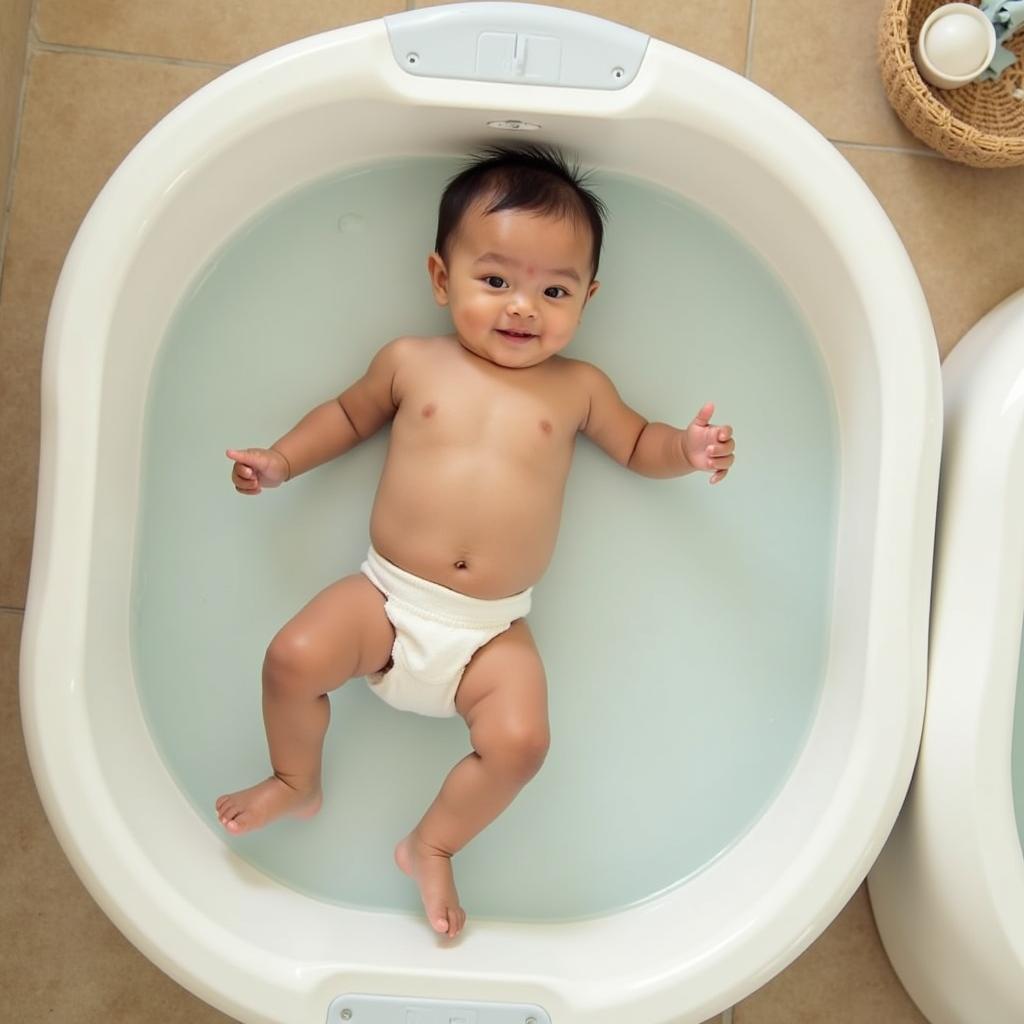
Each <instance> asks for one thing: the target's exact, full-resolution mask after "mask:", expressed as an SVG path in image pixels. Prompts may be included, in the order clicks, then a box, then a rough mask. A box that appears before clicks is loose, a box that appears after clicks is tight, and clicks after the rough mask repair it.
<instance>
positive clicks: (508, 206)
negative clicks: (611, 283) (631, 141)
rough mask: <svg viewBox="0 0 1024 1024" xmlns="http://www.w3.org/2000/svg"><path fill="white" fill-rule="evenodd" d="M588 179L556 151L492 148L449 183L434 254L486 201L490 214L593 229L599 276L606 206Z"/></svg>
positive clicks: (593, 254)
mask: <svg viewBox="0 0 1024 1024" xmlns="http://www.w3.org/2000/svg"><path fill="white" fill-rule="evenodd" d="M586 182H587V175H586V174H583V173H582V172H581V171H580V168H579V165H578V164H575V163H569V161H568V160H567V159H566V158H565V157H564V156H563V155H562V154H561V153H560V152H559V151H558V150H557V149H555V148H554V147H553V146H542V145H532V146H522V147H511V146H489V147H487V148H486V149H484V150H482V151H481V152H480V153H479V154H478V155H477V156H475V157H474V159H473V162H472V163H470V164H469V165H468V166H467V167H465V168H464V169H463V170H462V171H460V172H459V173H458V174H457V175H456V176H455V177H454V178H452V179H451V181H449V182H448V184H447V186H446V187H445V190H444V192H443V193H442V194H441V205H440V208H439V209H438V213H437V240H436V241H435V243H434V248H435V251H436V252H437V253H438V254H439V255H440V256H441V258H442V259H444V260H447V259H448V254H447V248H448V244H449V242H450V240H451V237H452V235H453V234H454V233H455V231H456V230H457V229H458V226H459V223H460V222H461V220H462V218H463V216H464V215H465V213H466V211H467V210H468V209H469V208H470V206H472V205H473V203H475V202H477V201H482V200H486V201H487V207H486V212H487V213H497V212H498V211H499V210H526V211H529V212H531V213H537V214H540V215H541V216H551V217H564V218H567V219H569V220H571V221H573V222H574V223H575V224H577V225H580V224H584V225H586V226H587V227H588V228H589V229H590V237H591V240H592V242H593V246H592V251H591V257H590V271H591V279H593V278H594V277H596V276H597V265H598V262H599V260H600V258H601V243H602V241H603V239H604V217H605V213H606V210H605V205H604V203H603V202H602V201H601V200H600V199H599V198H598V197H597V196H596V195H595V194H594V193H593V192H592V191H591V190H590V189H589V188H588V187H587V184H586Z"/></svg>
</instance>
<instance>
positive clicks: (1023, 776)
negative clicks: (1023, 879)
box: [1010, 632, 1024, 850]
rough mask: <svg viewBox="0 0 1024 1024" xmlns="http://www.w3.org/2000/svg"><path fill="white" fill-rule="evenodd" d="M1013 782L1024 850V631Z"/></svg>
mask: <svg viewBox="0 0 1024 1024" xmlns="http://www.w3.org/2000/svg"><path fill="white" fill-rule="evenodd" d="M1010 778H1011V780H1012V783H1013V810H1014V814H1015V815H1016V818H1017V835H1018V837H1019V838H1020V845H1021V849H1022V850H1024V632H1022V638H1021V651H1020V659H1019V660H1018V662H1017V699H1016V701H1015V702H1014V706H1013V749H1012V754H1011V758H1010Z"/></svg>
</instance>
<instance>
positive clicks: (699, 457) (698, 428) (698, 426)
mask: <svg viewBox="0 0 1024 1024" xmlns="http://www.w3.org/2000/svg"><path fill="white" fill-rule="evenodd" d="M714 413H715V406H714V403H713V402H706V403H705V404H704V405H703V406H701V408H700V411H699V412H698V413H697V415H696V416H694V417H693V422H692V423H691V424H690V425H689V426H688V427H687V428H686V430H684V431H683V434H684V437H683V454H684V455H685V456H686V458H687V460H688V461H689V463H690V465H691V466H693V468H694V469H699V470H702V471H704V472H706V473H710V474H711V479H710V480H709V481H708V482H709V483H712V484H717V483H719V482H721V481H722V480H724V479H725V475H726V473H728V472H729V468H730V467H731V466H732V464H733V462H734V461H735V459H736V456H735V454H734V452H735V450H736V442H735V441H734V440H733V437H732V427H729V426H716V425H715V424H714V423H711V422H710V420H711V417H712V416H713V415H714Z"/></svg>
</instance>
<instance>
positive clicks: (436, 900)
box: [395, 832, 466, 939]
mask: <svg viewBox="0 0 1024 1024" xmlns="http://www.w3.org/2000/svg"><path fill="white" fill-rule="evenodd" d="M395 863H396V864H397V865H398V866H399V867H400V868H401V869H402V870H403V871H404V872H405V873H406V874H407V875H408V876H409V877H410V878H411V879H412V880H413V881H414V882H415V883H416V884H417V885H418V886H419V887H420V899H422V900H423V907H424V909H425V910H426V912H427V920H428V921H429V922H430V927H431V928H433V929H434V931H436V932H439V933H440V934H441V935H447V936H448V938H450V939H454V938H455V936H456V935H458V934H459V932H461V931H462V926H463V925H464V924H465V923H466V912H465V911H464V910H463V909H462V907H461V906H459V894H458V893H457V892H456V891H455V876H454V875H453V874H452V858H451V855H450V854H447V853H444V852H442V851H441V850H438V849H437V848H436V847H433V846H429V845H428V844H427V843H424V842H423V840H421V839H420V838H419V837H418V836H417V835H416V833H415V832H410V833H409V834H408V835H407V836H406V837H405V838H404V839H403V840H402V841H401V842H400V843H399V844H398V845H397V846H396V847H395Z"/></svg>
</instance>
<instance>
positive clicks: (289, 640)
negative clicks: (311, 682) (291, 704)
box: [263, 626, 317, 696]
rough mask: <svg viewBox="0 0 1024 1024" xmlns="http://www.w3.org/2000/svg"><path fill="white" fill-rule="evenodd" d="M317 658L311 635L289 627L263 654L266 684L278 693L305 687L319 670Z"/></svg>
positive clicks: (276, 637) (285, 693) (284, 693)
mask: <svg viewBox="0 0 1024 1024" xmlns="http://www.w3.org/2000/svg"><path fill="white" fill-rule="evenodd" d="M316 661H317V659H316V657H315V654H314V652H313V651H312V650H311V647H310V643H309V640H308V638H307V637H306V636H305V635H304V634H303V633H301V632H299V631H297V630H291V629H289V628H288V627H287V626H286V627H285V628H284V629H282V630H281V631H280V632H279V633H278V634H277V635H276V636H275V637H274V639H273V640H271V642H270V646H269V647H268V648H267V653H266V654H265V655H264V657H263V687H264V689H265V690H268V691H269V692H270V693H272V694H275V695H277V696H287V695H288V694H290V693H293V692H294V691H295V690H296V689H305V686H304V684H305V683H306V681H307V680H308V679H309V678H310V677H311V676H312V675H314V674H315V673H316Z"/></svg>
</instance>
